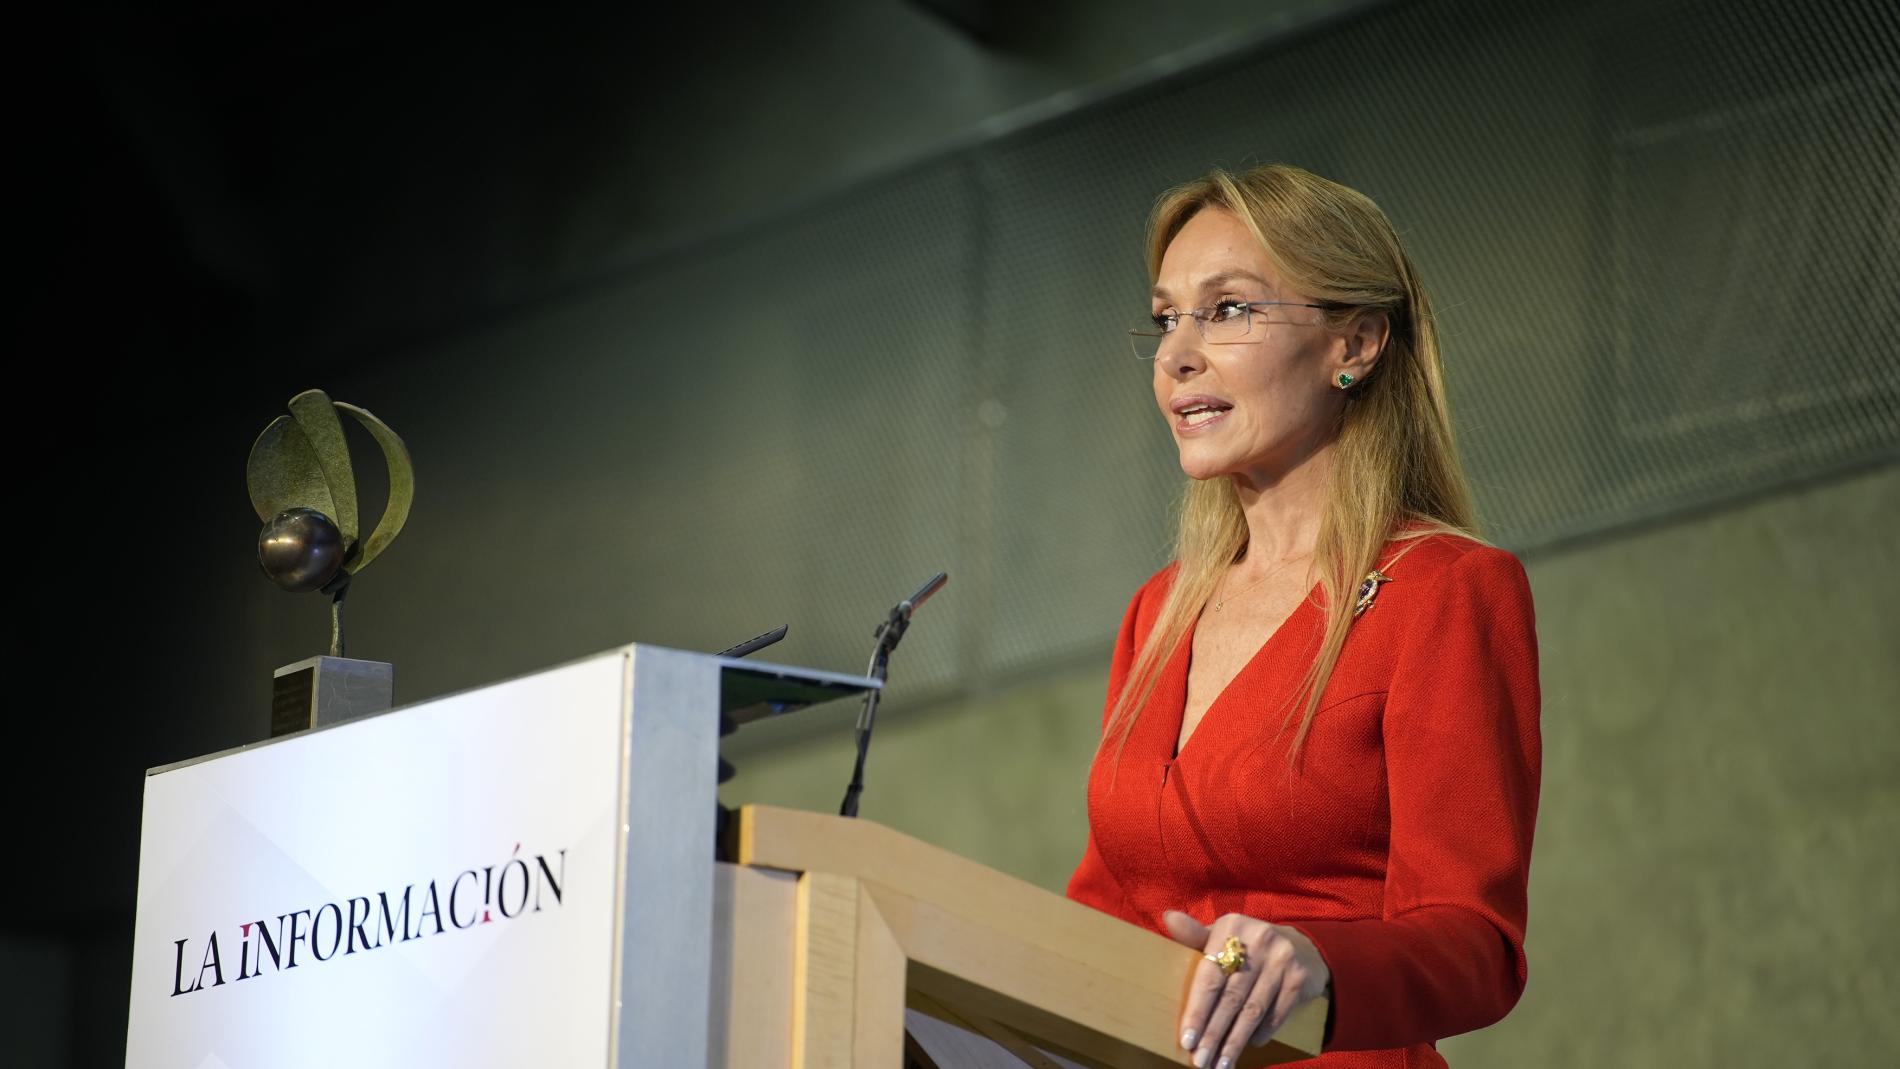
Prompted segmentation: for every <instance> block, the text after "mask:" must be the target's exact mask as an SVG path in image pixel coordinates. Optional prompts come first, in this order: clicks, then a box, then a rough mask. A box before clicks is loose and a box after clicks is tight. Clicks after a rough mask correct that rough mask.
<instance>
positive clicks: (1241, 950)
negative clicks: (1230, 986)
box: [1201, 935, 1247, 976]
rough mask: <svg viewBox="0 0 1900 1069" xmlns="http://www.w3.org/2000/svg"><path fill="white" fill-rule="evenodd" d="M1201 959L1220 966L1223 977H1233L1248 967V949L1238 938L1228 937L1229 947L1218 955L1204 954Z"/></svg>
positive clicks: (1223, 948)
mask: <svg viewBox="0 0 1900 1069" xmlns="http://www.w3.org/2000/svg"><path fill="white" fill-rule="evenodd" d="M1201 957H1204V958H1206V959H1207V960H1209V961H1211V962H1213V963H1214V964H1216V965H1218V966H1220V974H1221V975H1222V976H1232V975H1234V974H1235V973H1236V972H1239V971H1240V970H1241V969H1244V968H1246V967H1247V947H1246V946H1245V944H1243V943H1241V941H1240V938H1239V937H1238V936H1232V935H1230V936H1228V937H1227V945H1226V946H1224V947H1222V948H1221V952H1220V953H1218V954H1202V955H1201Z"/></svg>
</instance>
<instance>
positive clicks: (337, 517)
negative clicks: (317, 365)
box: [290, 390, 356, 546]
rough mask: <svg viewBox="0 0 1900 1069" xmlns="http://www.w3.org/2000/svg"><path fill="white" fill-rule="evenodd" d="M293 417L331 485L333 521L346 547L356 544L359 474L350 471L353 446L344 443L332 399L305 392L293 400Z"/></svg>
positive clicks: (320, 391) (331, 515) (324, 394)
mask: <svg viewBox="0 0 1900 1069" xmlns="http://www.w3.org/2000/svg"><path fill="white" fill-rule="evenodd" d="M290 415H291V418H293V419H295V420H296V421H297V426H299V427H301V428H302V429H303V433H304V435H305V436H306V437H308V438H309V439H310V445H311V446H312V447H313V448H314V449H315V450H316V454H317V463H318V465H320V466H321V467H322V468H323V477H324V479H325V481H327V482H328V483H329V484H330V498H331V500H332V501H334V502H335V503H336V511H335V512H333V513H330V514H329V515H330V519H332V520H334V521H336V527H337V530H339V531H341V532H343V544H344V545H345V546H353V545H355V544H356V472H355V471H354V470H352V469H351V467H350V446H349V443H347V442H345V441H344V440H343V421H342V420H340V419H338V418H336V408H335V407H334V405H333V403H332V402H331V400H330V396H329V395H328V394H326V393H324V392H323V391H322V390H305V391H304V392H302V393H300V394H298V395H297V396H295V397H293V398H291V399H290Z"/></svg>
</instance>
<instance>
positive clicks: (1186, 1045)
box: [1181, 1028, 1201, 1050]
mask: <svg viewBox="0 0 1900 1069" xmlns="http://www.w3.org/2000/svg"><path fill="white" fill-rule="evenodd" d="M1199 1038H1201V1034H1200V1033H1199V1032H1196V1031H1195V1030H1194V1029H1192V1028H1190V1029H1188V1030H1187V1031H1185V1032H1183V1033H1181V1049H1182V1050H1193V1049H1194V1041H1195V1040H1197V1039H1199Z"/></svg>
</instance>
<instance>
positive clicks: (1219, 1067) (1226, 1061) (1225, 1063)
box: [1214, 1058, 1234, 1069]
mask: <svg viewBox="0 0 1900 1069" xmlns="http://www.w3.org/2000/svg"><path fill="white" fill-rule="evenodd" d="M1214 1069H1234V1060H1233V1059H1232V1058H1222V1059H1221V1060H1220V1061H1219V1063H1217V1064H1216V1065H1215V1066H1214Z"/></svg>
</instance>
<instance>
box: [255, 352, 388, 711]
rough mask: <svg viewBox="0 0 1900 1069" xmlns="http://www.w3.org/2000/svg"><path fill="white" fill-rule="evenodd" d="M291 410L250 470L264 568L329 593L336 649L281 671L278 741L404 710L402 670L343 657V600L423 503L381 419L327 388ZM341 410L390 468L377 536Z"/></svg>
mask: <svg viewBox="0 0 1900 1069" xmlns="http://www.w3.org/2000/svg"><path fill="white" fill-rule="evenodd" d="M289 407H290V415H288V416H278V417H277V418H276V419H275V420H272V421H271V424H270V426H268V427H265V428H264V433H262V434H260V435H258V436H257V442H256V443H255V444H254V445H252V446H251V456H250V460H249V462H248V463H247V464H246V466H245V484H246V486H247V487H248V488H249V490H250V494H251V507H252V508H254V509H255V510H256V511H257V518H258V519H260V520H262V521H263V522H264V529H263V531H262V532H261V533H259V535H258V537H257V562H258V564H259V565H261V566H262V567H263V569H264V574H265V575H266V576H268V577H269V578H270V580H271V582H273V583H276V584H277V585H278V586H279V587H282V588H283V589H285V590H288V591H290V592H291V593H293V594H307V593H310V592H312V591H316V592H321V593H324V594H328V595H329V596H330V652H329V653H328V654H327V655H325V656H319V657H311V658H308V659H305V660H302V661H298V662H296V663H295V664H287V665H285V666H283V667H282V668H279V669H277V671H276V674H275V679H274V680H273V682H272V686H271V729H270V733H271V737H273V738H275V737H276V736H278V735H284V734H288V733H289V732H293V731H302V730H305V729H307V728H313V727H318V726H320V725H323V724H333V723H337V722H338V721H342V720H349V719H352V718H354V717H359V716H367V715H369V714H370V713H380V712H382V711H383V710H385V709H388V708H390V707H391V706H392V705H394V704H395V685H396V668H395V666H394V665H392V664H388V663H386V662H383V661H363V660H356V659H353V658H350V657H346V656H344V650H343V599H344V597H345V596H346V595H347V594H348V593H349V590H350V581H351V580H352V579H354V578H355V576H356V574H357V573H358V572H360V571H362V570H363V569H364V568H365V567H367V566H368V565H369V562H370V561H373V560H375V559H376V558H377V556H379V555H380V554H381V553H382V552H383V550H385V549H388V548H389V543H391V542H393V541H395V538H396V535H397V534H398V533H399V532H401V530H402V525H403V523H404V522H405V521H406V520H407V519H408V518H409V505H410V502H411V501H412V500H413V499H414V497H415V473H414V471H413V470H412V468H411V467H410V463H409V450H408V448H407V447H405V446H404V445H403V443H402V439H401V438H398V437H397V436H396V432H395V431H392V430H390V429H389V426H388V425H387V424H385V423H384V422H383V421H382V420H379V419H377V418H376V417H375V416H372V415H370V414H369V412H367V411H366V410H364V409H361V408H358V407H356V406H355V405H350V404H345V403H343V402H342V401H331V400H330V398H329V396H328V395H326V394H325V393H324V392H323V391H322V390H305V391H304V392H303V393H300V394H298V395H297V396H295V397H293V398H291V399H290V406H289ZM338 410H342V411H344V412H347V413H349V414H350V415H351V416H352V417H354V418H355V419H356V421H357V422H358V423H361V424H362V425H363V426H364V428H365V429H367V430H368V431H369V433H370V436H371V437H372V438H374V439H375V440H376V444H377V445H379V446H381V447H382V451H383V460H384V462H385V463H386V464H387V465H388V467H389V500H388V503H387V504H385V505H384V507H383V515H382V518H381V519H380V520H378V521H377V524H376V530H375V531H374V532H373V533H372V534H370V536H369V537H368V538H363V539H359V538H358V537H357V510H356V475H355V473H354V472H353V470H352V469H351V467H350V450H349V445H348V443H346V442H345V441H344V438H343V421H342V420H341V419H339V418H338V417H337V412H338Z"/></svg>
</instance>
